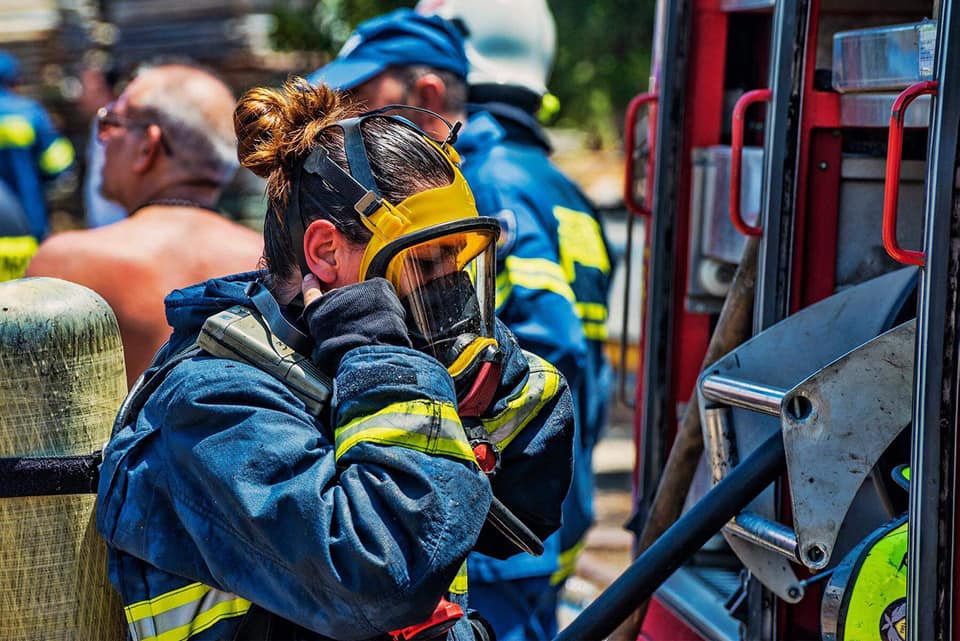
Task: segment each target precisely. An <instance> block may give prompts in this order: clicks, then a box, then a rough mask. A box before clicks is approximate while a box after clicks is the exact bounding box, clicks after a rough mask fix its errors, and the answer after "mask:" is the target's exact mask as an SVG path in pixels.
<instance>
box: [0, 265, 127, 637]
mask: <svg viewBox="0 0 960 641" xmlns="http://www.w3.org/2000/svg"><path fill="white" fill-rule="evenodd" d="M125 393H126V376H125V373H124V364H123V348H122V346H121V343H120V331H119V328H118V327H117V320H116V318H115V317H114V315H113V312H112V311H111V309H110V307H109V306H108V305H107V303H106V302H105V301H104V300H103V299H102V298H101V297H100V296H98V295H97V294H95V293H94V292H92V291H91V290H89V289H87V288H86V287H81V286H80V285H76V284H74V283H68V282H66V281H62V280H58V279H54V278H23V279H19V280H14V281H9V282H4V283H0V457H3V458H10V457H30V456H34V457H36V456H61V455H79V454H90V453H91V452H95V451H97V450H101V449H102V448H103V446H104V444H105V443H106V441H107V440H108V439H109V437H110V429H111V426H112V422H113V418H114V416H115V415H116V413H117V410H118V408H119V406H120V403H121V402H122V401H123V397H124V394H125ZM95 499H96V496H95V495H93V494H72V495H64V496H30V497H15V498H0V639H2V640H3V641H38V640H43V641H118V640H120V639H123V638H124V627H125V626H124V623H123V610H122V607H121V605H120V602H119V599H118V597H117V596H116V593H115V592H114V591H113V589H112V587H111V586H110V584H109V581H108V580H107V563H106V547H105V545H104V543H103V540H102V539H101V538H100V536H99V535H98V534H97V530H96V527H95V525H94V521H93V513H94V503H95Z"/></svg>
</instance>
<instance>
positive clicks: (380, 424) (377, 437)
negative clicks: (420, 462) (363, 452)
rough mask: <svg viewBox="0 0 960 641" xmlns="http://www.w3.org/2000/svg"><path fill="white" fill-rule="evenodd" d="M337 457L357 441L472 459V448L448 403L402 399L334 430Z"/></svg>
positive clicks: (466, 459)
mask: <svg viewBox="0 0 960 641" xmlns="http://www.w3.org/2000/svg"><path fill="white" fill-rule="evenodd" d="M334 438H335V441H336V453H335V456H336V458H337V460H339V459H340V457H341V456H343V455H344V454H345V453H346V452H347V450H349V449H350V448H351V447H353V446H354V445H356V444H357V443H361V442H372V443H379V444H382V445H398V446H401V447H406V448H410V449H414V450H419V451H421V452H426V453H427V454H444V455H447V456H452V457H454V458H459V459H463V460H465V461H473V460H474V457H473V450H472V449H471V448H470V444H469V443H468V442H467V437H466V435H465V434H464V432H463V427H462V426H461V424H460V417H459V416H458V415H457V410H456V408H455V407H454V406H453V405H452V404H450V403H438V402H434V401H424V400H415V401H404V402H399V403H393V404H391V405H388V406H387V407H385V408H383V409H382V410H380V411H379V412H376V413H375V414H370V415H368V416H362V417H360V418H358V419H355V420H353V421H351V422H350V423H348V424H346V425H344V426H343V427H340V428H337V430H336V433H335V437H334Z"/></svg>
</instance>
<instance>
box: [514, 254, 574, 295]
mask: <svg viewBox="0 0 960 641" xmlns="http://www.w3.org/2000/svg"><path fill="white" fill-rule="evenodd" d="M514 287H526V288H527V289H532V290H535V291H548V292H553V293H554V294H557V295H559V296H562V297H563V298H564V299H566V300H567V301H568V302H570V303H573V302H575V298H574V295H573V290H572V289H571V288H570V283H568V282H567V278H566V276H564V273H563V268H561V267H560V265H558V264H556V263H555V262H553V261H552V260H547V259H546V258H520V257H519V256H507V258H506V260H505V261H504V269H503V270H502V271H501V272H500V275H499V276H498V277H497V302H496V304H497V307H500V306H501V305H503V303H504V302H506V300H507V297H508V296H509V295H510V292H511V291H512V289H513V288H514Z"/></svg>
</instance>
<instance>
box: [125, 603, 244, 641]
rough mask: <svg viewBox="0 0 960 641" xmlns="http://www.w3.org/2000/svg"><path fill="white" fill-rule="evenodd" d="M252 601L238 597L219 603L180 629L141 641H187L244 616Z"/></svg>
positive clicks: (141, 640)
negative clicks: (229, 620)
mask: <svg viewBox="0 0 960 641" xmlns="http://www.w3.org/2000/svg"><path fill="white" fill-rule="evenodd" d="M250 605H251V604H250V601H248V600H246V599H241V598H240V597H237V598H236V599H233V600H230V601H224V602H222V603H218V604H217V605H215V606H214V607H212V608H210V609H209V610H206V611H205V612H201V613H200V614H199V615H197V617H196V618H195V619H194V620H193V621H191V622H190V623H187V624H186V625H182V626H180V627H179V628H174V629H172V630H168V631H166V632H164V633H162V634H158V635H157V636H154V637H147V638H145V639H140V641H187V639H189V638H190V637H192V636H194V635H197V634H200V633H201V632H203V631H204V630H207V629H209V628H211V627H213V626H214V625H216V624H217V623H219V622H220V621H222V620H224V619H229V618H232V617H237V616H242V615H244V614H246V613H247V611H249V610H250Z"/></svg>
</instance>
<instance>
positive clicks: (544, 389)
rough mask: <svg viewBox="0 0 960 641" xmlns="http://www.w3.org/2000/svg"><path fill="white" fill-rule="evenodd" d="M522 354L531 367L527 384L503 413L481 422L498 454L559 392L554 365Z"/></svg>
mask: <svg viewBox="0 0 960 641" xmlns="http://www.w3.org/2000/svg"><path fill="white" fill-rule="evenodd" d="M523 354H524V356H526V358H527V361H528V362H529V364H530V374H529V376H527V381H526V383H525V384H524V386H523V387H522V388H521V389H520V391H519V392H517V394H515V395H514V396H513V398H511V399H510V400H508V401H507V406H506V408H505V409H504V410H503V411H501V412H500V413H499V414H497V415H496V416H494V417H492V418H489V419H483V418H481V419H480V421H481V423H482V424H483V427H484V429H486V431H487V433H488V434H489V435H490V440H491V441H492V442H493V443H494V444H496V445H497V446H498V447H499V448H500V449H501V450H503V449H506V447H507V446H508V445H510V443H511V442H513V440H514V439H515V438H516V437H517V435H519V434H520V432H521V431H522V430H523V428H525V427H526V426H527V425H528V424H529V423H530V421H532V420H533V419H534V417H536V416H537V414H539V413H540V410H541V409H543V406H544V405H546V404H547V402H548V401H550V399H552V398H553V397H554V396H556V394H557V391H558V390H559V389H560V373H559V372H557V370H556V368H555V367H554V366H553V365H551V364H550V363H548V362H547V361H545V360H543V359H542V358H540V357H539V356H536V355H534V354H531V353H530V352H526V351H524V353H523Z"/></svg>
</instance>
